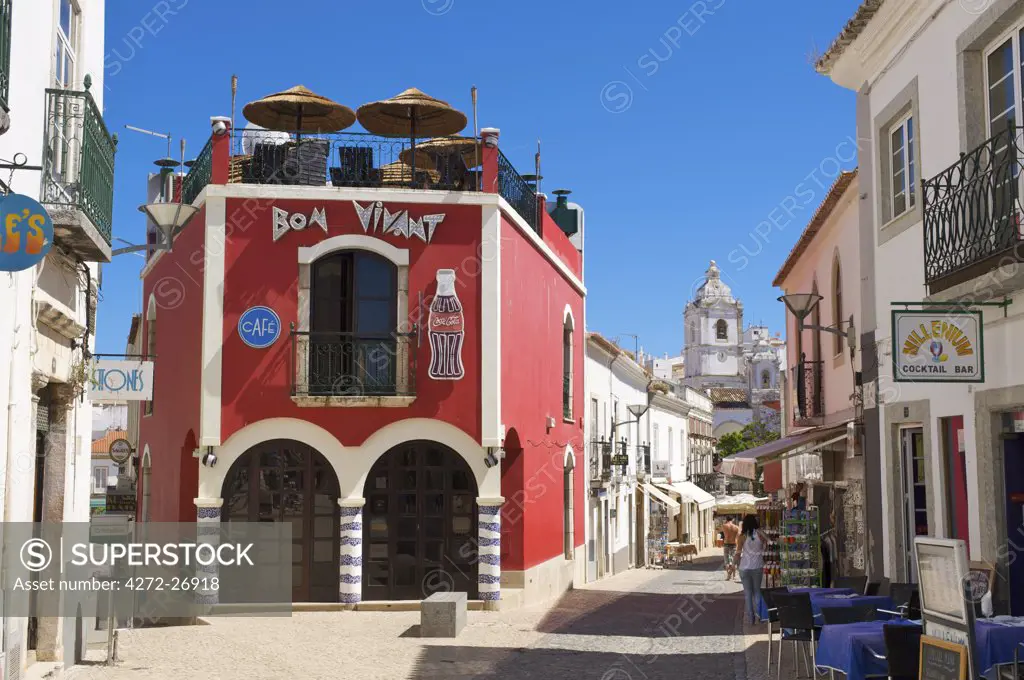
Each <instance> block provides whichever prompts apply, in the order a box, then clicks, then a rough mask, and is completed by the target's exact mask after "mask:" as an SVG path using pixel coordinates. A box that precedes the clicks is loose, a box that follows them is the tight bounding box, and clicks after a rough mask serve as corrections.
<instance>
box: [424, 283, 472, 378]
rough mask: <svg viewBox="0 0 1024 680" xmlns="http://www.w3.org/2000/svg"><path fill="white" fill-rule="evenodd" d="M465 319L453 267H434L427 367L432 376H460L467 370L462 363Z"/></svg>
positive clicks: (428, 373) (428, 327)
mask: <svg viewBox="0 0 1024 680" xmlns="http://www.w3.org/2000/svg"><path fill="white" fill-rule="evenodd" d="M465 330H466V321H465V317H464V316H463V314H462V303H461V302H460V301H459V296H458V295H457V294H456V293H455V270H454V269H438V270H437V292H436V293H435V294H434V299H433V301H432V302H431V303H430V316H429V317H428V319H427V335H428V337H429V339H430V370H428V371H427V375H429V376H430V377H431V378H432V379H433V380H461V379H462V376H463V375H465V373H466V371H465V369H464V368H463V366H462V343H463V340H464V338H465V335H466V333H465Z"/></svg>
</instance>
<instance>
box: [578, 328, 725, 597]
mask: <svg viewBox="0 0 1024 680" xmlns="http://www.w3.org/2000/svg"><path fill="white" fill-rule="evenodd" d="M585 370H586V376H585V384H586V390H587V399H588V402H587V403H588V407H587V414H586V416H585V417H586V423H585V431H586V432H587V437H588V442H587V444H588V466H587V480H588V485H589V487H590V490H591V494H590V499H589V505H588V508H587V515H586V517H587V522H586V531H587V546H588V550H587V555H588V564H587V580H588V581H593V580H596V579H599V578H602V577H604V576H607V575H610V574H616V573H619V572H621V571H624V570H625V569H630V568H633V567H636V566H645V565H647V564H649V563H650V562H651V561H652V559H653V557H654V556H653V554H652V549H651V546H650V545H649V543H648V539H649V538H650V536H651V533H652V523H651V517H652V510H653V511H655V514H656V512H657V511H658V507H652V506H658V505H659V504H660V505H661V506H662V507H663V508H664V510H666V511H667V515H668V516H667V520H668V521H667V522H666V523H665V530H666V531H667V533H668V535H667V539H668V540H675V541H678V540H681V539H682V538H684V537H686V538H689V540H690V542H692V543H694V544H695V545H697V546H698V548H705V547H708V546H709V545H711V543H712V541H713V537H712V531H713V529H712V518H711V512H712V509H713V507H714V499H713V497H712V496H711V495H710V494H708V493H706V492H704V491H702V490H701V489H700V488H698V487H697V486H696V485H695V484H693V483H692V482H690V481H689V477H690V475H691V474H693V473H695V472H696V471H697V470H699V469H702V467H701V465H702V464H706V467H707V468H708V471H709V472H710V470H711V468H710V465H711V461H710V455H702V456H701V458H700V461H697V460H694V459H693V457H694V456H695V455H696V453H697V452H698V450H699V451H700V453H702V454H705V453H708V452H706V451H703V450H702V449H698V447H695V446H693V443H692V442H693V437H692V435H691V432H690V421H691V420H693V419H695V418H699V419H700V420H701V422H705V423H707V424H708V431H710V422H711V419H712V413H711V402H710V400H709V399H708V398H707V397H706V396H705V395H702V394H699V393H698V392H696V391H694V390H687V389H685V388H682V389H683V390H684V393H685V394H686V395H687V396H688V397H690V399H689V400H684V399H681V398H679V397H678V396H676V395H675V394H674V393H673V390H672V389H670V386H669V385H668V384H666V383H664V382H662V381H656V380H654V379H653V377H652V376H651V374H650V373H648V372H647V371H646V370H645V369H644V368H643V367H641V366H640V364H638V363H636V362H635V361H633V359H632V358H630V355H629V354H627V353H626V352H625V351H623V350H621V349H620V348H619V347H617V346H616V345H615V344H613V343H611V342H609V341H608V340H606V339H605V338H604V337H602V336H601V335H599V334H597V333H588V335H587V356H586V364H585ZM635 413H640V414H641V415H640V417H639V419H637V418H636V417H635ZM618 456H621V457H620V458H619V457H618ZM617 461H625V464H620V463H618V462H617Z"/></svg>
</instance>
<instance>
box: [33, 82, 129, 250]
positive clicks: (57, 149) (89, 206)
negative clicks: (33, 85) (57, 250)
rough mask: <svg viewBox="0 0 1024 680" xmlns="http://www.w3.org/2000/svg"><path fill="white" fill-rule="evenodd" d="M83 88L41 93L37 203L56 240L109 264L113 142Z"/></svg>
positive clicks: (94, 103) (112, 199) (114, 147)
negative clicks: (42, 109)
mask: <svg viewBox="0 0 1024 680" xmlns="http://www.w3.org/2000/svg"><path fill="white" fill-rule="evenodd" d="M91 84H92V82H91V79H90V78H89V77H88V76H87V77H86V82H85V90H84V91H81V92H77V91H72V90H56V89H48V90H46V111H45V115H46V118H45V129H44V138H43V162H42V187H41V190H40V195H41V196H42V201H41V202H42V203H43V204H44V205H45V206H46V209H47V211H48V212H49V213H50V216H51V217H52V218H53V228H54V234H55V236H56V239H57V240H59V241H61V242H62V243H63V244H64V245H65V246H66V247H68V248H70V249H71V250H73V251H75V252H76V253H78V254H79V255H80V256H81V257H82V259H83V260H86V261H91V262H109V261H110V241H111V231H112V227H113V213H114V154H115V152H116V150H117V139H116V137H112V136H111V135H110V133H109V132H108V131H107V126H106V125H105V124H104V122H103V115H102V114H101V113H100V110H99V107H98V106H96V102H95V101H94V100H93V98H92V94H90V93H89V87H90V85H91Z"/></svg>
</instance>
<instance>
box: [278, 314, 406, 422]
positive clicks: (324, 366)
mask: <svg viewBox="0 0 1024 680" xmlns="http://www.w3.org/2000/svg"><path fill="white" fill-rule="evenodd" d="M291 345H292V371H291V375H292V384H291V395H292V399H293V400H294V401H295V402H296V403H297V404H299V405H300V406H403V405H408V404H410V403H412V401H413V400H414V399H415V397H416V353H417V352H416V350H417V349H418V346H419V343H418V340H417V333H416V332H415V330H414V331H413V332H412V333H391V334H388V335H368V334H363V335H360V334H356V333H335V332H316V331H296V330H294V329H292V332H291Z"/></svg>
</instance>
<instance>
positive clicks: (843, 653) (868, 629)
mask: <svg viewBox="0 0 1024 680" xmlns="http://www.w3.org/2000/svg"><path fill="white" fill-rule="evenodd" d="M887 624H888V625H897V626H919V625H920V623H918V622H914V621H906V620H904V619H896V620H894V621H866V622H864V623H844V624H835V625H830V626H822V628H821V633H820V634H819V637H818V649H817V652H816V660H817V663H818V668H823V669H826V670H830V671H839V672H841V673H845V674H846V677H847V680H864V678H866V677H868V676H874V675H880V676H886V675H888V671H889V666H888V664H887V663H886V662H885V658H884V657H885V634H884V633H883V632H882V627H883V626H885V625H887ZM1011 655H1012V651H1011ZM878 657H882V658H878Z"/></svg>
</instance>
